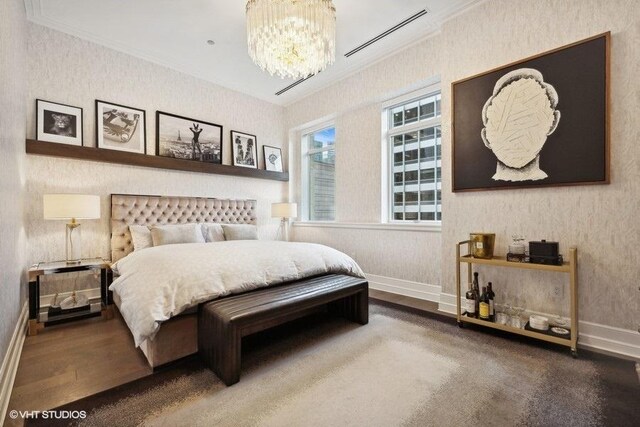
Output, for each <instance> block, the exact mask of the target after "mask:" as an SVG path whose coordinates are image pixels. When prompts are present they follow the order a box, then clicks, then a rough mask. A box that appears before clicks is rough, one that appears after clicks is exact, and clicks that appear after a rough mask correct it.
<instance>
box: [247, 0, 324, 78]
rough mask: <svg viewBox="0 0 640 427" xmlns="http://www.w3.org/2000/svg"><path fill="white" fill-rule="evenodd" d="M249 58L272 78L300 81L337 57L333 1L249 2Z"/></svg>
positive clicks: (281, 0)
mask: <svg viewBox="0 0 640 427" xmlns="http://www.w3.org/2000/svg"><path fill="white" fill-rule="evenodd" d="M247 39H248V44H249V56H251V59H252V60H253V62H255V63H256V64H257V65H258V66H259V67H260V68H261V69H263V70H265V71H268V72H269V73H270V74H271V75H272V76H273V75H277V76H279V77H282V78H292V79H300V78H304V77H308V76H310V75H312V74H316V73H318V72H320V71H322V70H324V69H325V68H327V66H328V65H330V64H333V62H334V61H335V57H336V8H335V6H334V5H333V1H332V0H249V1H247Z"/></svg>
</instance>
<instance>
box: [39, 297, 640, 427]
mask: <svg viewBox="0 0 640 427" xmlns="http://www.w3.org/2000/svg"><path fill="white" fill-rule="evenodd" d="M327 316H328V315H327ZM327 316H323V317H322V318H320V317H319V316H317V317H314V318H308V319H304V320H301V321H298V322H295V323H293V324H290V325H287V326H286V327H281V328H277V329H275V330H272V331H267V332H265V333H262V334H258V335H256V336H254V337H250V339H248V340H246V342H243V345H244V348H243V360H242V375H241V379H240V382H239V383H237V384H235V385H233V386H231V387H225V386H224V384H222V383H221V382H220V381H219V380H218V379H217V377H216V376H215V375H214V374H213V373H212V372H210V371H209V370H207V369H206V368H205V367H204V366H203V365H202V364H201V363H200V362H199V360H198V359H197V357H193V358H190V359H187V360H184V361H182V362H180V363H177V364H175V365H173V366H170V367H168V368H166V369H165V370H163V371H161V372H158V373H156V374H154V375H152V376H149V377H147V378H143V379H140V380H137V381H134V382H132V383H129V384H125V385H123V386H120V387H117V388H115V389H112V390H108V391H106V392H103V393H99V394H97V395H94V396H90V397H88V398H85V399H82V400H79V401H77V402H73V403H71V404H69V405H65V406H63V407H61V408H58V409H60V410H84V411H86V412H87V417H86V418H85V419H84V420H80V421H79V422H77V423H76V425H80V426H134V425H145V426H234V427H235V426H460V425H482V426H491V425H503V426H519V425H522V426H600V425H615V426H624V425H636V426H637V425H639V423H640V385H639V384H638V378H637V376H636V372H635V367H634V364H633V363H632V362H627V361H622V360H620V359H616V358H611V357H607V356H602V355H597V354H594V353H588V352H581V354H580V356H579V358H578V359H573V358H572V357H571V356H570V354H569V351H568V350H567V349H564V348H557V347H553V346H549V345H543V344H540V343H532V342H531V341H526V340H522V339H512V337H511V336H507V335H505V334H503V333H499V332H498V333H496V332H493V331H491V332H489V331H486V330H485V329H480V328H475V329H468V328H465V329H460V328H458V327H457V326H456V325H455V321H454V320H452V319H449V318H443V317H440V316H437V315H430V314H426V313H424V312H419V311H416V310H412V309H404V308H400V307H398V306H394V305H392V304H387V303H372V304H371V307H370V322H369V324H368V325H366V326H360V325H357V324H353V323H350V322H347V321H345V320H343V319H340V318H333V317H327ZM61 422H62V421H61ZM27 425H38V422H37V421H35V422H34V420H28V422H27ZM46 425H54V424H53V423H52V422H51V420H48V422H47V423H46Z"/></svg>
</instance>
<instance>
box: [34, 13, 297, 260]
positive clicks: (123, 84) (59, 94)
mask: <svg viewBox="0 0 640 427" xmlns="http://www.w3.org/2000/svg"><path fill="white" fill-rule="evenodd" d="M28 29H29V64H28V65H29V91H28V103H29V104H28V115H27V117H28V120H27V135H28V136H29V137H34V136H35V99H36V98H40V99H45V100H50V101H55V102H61V103H66V104H70V105H74V106H78V107H82V108H83V109H84V143H85V145H89V146H95V107H94V100H95V99H101V100H105V101H111V102H115V103H119V104H124V105H130V106H132V107H136V108H141V109H144V110H146V116H147V152H148V153H154V152H155V111H156V110H160V111H166V112H170V113H174V114H179V115H183V116H187V117H193V118H196V119H201V120H205V121H211V122H214V123H219V124H221V125H223V126H224V133H223V139H224V148H223V155H224V163H226V164H230V163H231V145H230V142H229V132H230V130H232V129H233V130H239V131H244V132H247V133H251V134H254V135H257V137H258V144H259V150H258V151H259V155H260V166H261V167H262V165H263V160H262V148H261V147H262V145H263V144H266V145H271V146H282V145H283V141H284V140H285V136H286V134H285V131H284V125H283V113H284V111H283V109H282V108H281V107H278V106H274V105H272V104H269V103H267V102H264V101H260V100H258V99H255V98H252V97H249V96H246V95H243V94H240V93H238V92H233V91H231V90H228V89H224V88H222V87H219V86H216V85H213V84H210V83H207V82H204V81H202V80H199V79H196V78H194V77H190V76H187V75H184V74H181V73H178V72H176V71H172V70H169V69H167V68H164V67H161V66H158V65H155V64H152V63H149V62H146V61H143V60H140V59H137V58H134V57H132V56H128V55H126V54H123V53H120V52H116V51H113V50H110V49H107V48H104V47H102V46H99V45H96V44H93V43H90V42H87V41H84V40H80V39H78V38H75V37H72V36H69V35H66V34H63V33H60V32H57V31H54V30H51V29H48V28H45V27H42V26H38V25H35V24H29V28H28ZM284 148H285V151H286V147H284ZM27 169H28V175H27V189H28V193H29V195H28V197H27V198H26V209H27V212H28V215H27V230H28V231H27V233H28V239H29V260H30V261H32V262H35V261H38V260H43V259H44V260H51V259H61V258H64V223H63V222H58V221H44V220H43V219H42V195H43V194H46V193H52V192H85V193H90V194H99V195H100V196H101V199H102V219H101V220H99V221H85V223H84V225H83V228H84V232H83V241H84V249H85V250H84V255H85V256H105V257H107V256H109V194H111V193H136V194H158V195H169V196H170V195H177V196H203V197H204V196H206V197H219V198H251V199H256V200H257V201H258V224H259V225H260V226H261V233H262V236H263V237H265V238H269V237H271V236H273V235H275V229H276V227H277V220H272V219H271V217H270V216H271V215H270V205H271V202H276V201H281V200H282V199H283V197H284V195H285V194H286V188H287V185H286V183H281V182H276V181H267V180H259V179H252V178H240V177H229V176H222V175H207V174H198V173H189V172H179V171H169V170H163V169H149V168H140V167H134V166H124V165H111V164H106V163H95V162H85V161H77V160H67V159H56V158H51V157H40V156H28V157H27Z"/></svg>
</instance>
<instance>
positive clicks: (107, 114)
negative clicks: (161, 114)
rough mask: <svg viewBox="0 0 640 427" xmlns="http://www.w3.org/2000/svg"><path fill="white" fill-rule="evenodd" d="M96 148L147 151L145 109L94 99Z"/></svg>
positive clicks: (131, 151)
mask: <svg viewBox="0 0 640 427" xmlns="http://www.w3.org/2000/svg"><path fill="white" fill-rule="evenodd" d="M96 140H97V142H98V148H106V149H109V150H117V151H128V152H130V153H139V154H146V153H147V132H146V120H145V111H144V110H139V109H137V108H133V107H127V106H126V105H120V104H113V103H110V102H105V101H100V100H98V99H96Z"/></svg>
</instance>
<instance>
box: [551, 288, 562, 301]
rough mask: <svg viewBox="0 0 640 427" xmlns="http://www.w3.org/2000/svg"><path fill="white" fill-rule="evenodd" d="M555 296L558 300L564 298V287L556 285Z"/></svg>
mask: <svg viewBox="0 0 640 427" xmlns="http://www.w3.org/2000/svg"><path fill="white" fill-rule="evenodd" d="M553 296H554V297H557V298H561V297H562V286H560V285H555V286H554V287H553Z"/></svg>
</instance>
